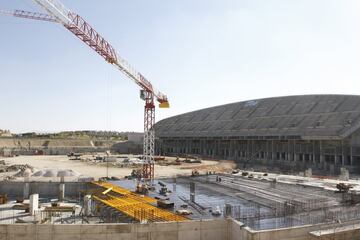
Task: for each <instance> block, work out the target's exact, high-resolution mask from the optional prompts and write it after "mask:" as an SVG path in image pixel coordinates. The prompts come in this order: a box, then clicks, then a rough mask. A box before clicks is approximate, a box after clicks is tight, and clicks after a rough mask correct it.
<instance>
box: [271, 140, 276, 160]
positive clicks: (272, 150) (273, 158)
mask: <svg viewBox="0 0 360 240" xmlns="http://www.w3.org/2000/svg"><path fill="white" fill-rule="evenodd" d="M271 160H273V161H274V160H275V152H274V140H271Z"/></svg>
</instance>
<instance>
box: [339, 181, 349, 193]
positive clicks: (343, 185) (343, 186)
mask: <svg viewBox="0 0 360 240" xmlns="http://www.w3.org/2000/svg"><path fill="white" fill-rule="evenodd" d="M352 187H353V186H351V185H350V184H346V183H338V184H336V188H337V190H336V191H335V192H336V193H347V192H349V190H350V188H352Z"/></svg>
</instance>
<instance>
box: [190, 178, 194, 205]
mask: <svg viewBox="0 0 360 240" xmlns="http://www.w3.org/2000/svg"><path fill="white" fill-rule="evenodd" d="M190 201H191V202H195V182H190Z"/></svg>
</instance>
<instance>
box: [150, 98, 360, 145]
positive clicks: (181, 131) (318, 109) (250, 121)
mask: <svg viewBox="0 0 360 240" xmlns="http://www.w3.org/2000/svg"><path fill="white" fill-rule="evenodd" d="M359 128H360V96H356V95H301V96H286V97H274V98H265V99H257V100H250V101H245V102H238V103H231V104H226V105H221V106H216V107H211V108H206V109H202V110H198V111H194V112H189V113H185V114H181V115H177V116H174V117H170V118H167V119H164V120H161V121H159V122H158V123H157V124H156V125H155V131H156V136H157V137H160V138H164V137H168V138H177V137H179V138H183V137H195V138H200V137H205V138H206V137H221V138H234V139H343V138H345V137H347V136H349V135H351V134H352V133H353V132H354V131H356V130H357V129H359Z"/></svg>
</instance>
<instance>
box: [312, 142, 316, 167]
mask: <svg viewBox="0 0 360 240" xmlns="http://www.w3.org/2000/svg"><path fill="white" fill-rule="evenodd" d="M315 161H316V157H315V141H313V146H312V163H315Z"/></svg>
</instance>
